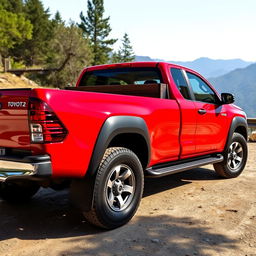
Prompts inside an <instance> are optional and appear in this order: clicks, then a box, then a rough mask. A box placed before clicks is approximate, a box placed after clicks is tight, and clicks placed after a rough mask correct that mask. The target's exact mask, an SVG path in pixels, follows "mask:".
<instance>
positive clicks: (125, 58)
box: [112, 33, 135, 63]
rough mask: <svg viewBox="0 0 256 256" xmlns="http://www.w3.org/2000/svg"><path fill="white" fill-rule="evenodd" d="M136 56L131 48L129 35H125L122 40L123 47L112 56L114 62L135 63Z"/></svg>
mask: <svg viewBox="0 0 256 256" xmlns="http://www.w3.org/2000/svg"><path fill="white" fill-rule="evenodd" d="M134 59H135V56H134V52H133V49H132V46H131V42H130V39H129V37H128V34H127V33H125V34H124V36H123V39H122V46H121V47H120V49H119V50H118V52H117V53H114V54H113V56H112V62H115V63H117V62H131V61H134Z"/></svg>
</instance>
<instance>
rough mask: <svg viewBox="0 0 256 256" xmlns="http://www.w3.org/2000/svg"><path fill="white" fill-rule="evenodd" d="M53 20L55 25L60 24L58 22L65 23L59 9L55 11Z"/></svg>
mask: <svg viewBox="0 0 256 256" xmlns="http://www.w3.org/2000/svg"><path fill="white" fill-rule="evenodd" d="M52 22H53V25H54V26H55V25H58V24H65V22H64V21H63V19H62V17H61V15H60V12H59V11H57V12H56V13H55V15H54V18H53V20H52Z"/></svg>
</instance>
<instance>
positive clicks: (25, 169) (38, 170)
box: [0, 155, 52, 181]
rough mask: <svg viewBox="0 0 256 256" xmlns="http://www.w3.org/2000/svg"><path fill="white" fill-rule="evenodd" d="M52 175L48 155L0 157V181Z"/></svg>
mask: <svg viewBox="0 0 256 256" xmlns="http://www.w3.org/2000/svg"><path fill="white" fill-rule="evenodd" d="M51 175H52V163H51V158H50V156H49V155H37V156H0V181H1V180H2V181H3V180H6V179H8V180H9V179H19V178H22V179H23V178H24V179H26V178H31V176H33V177H49V176H51Z"/></svg>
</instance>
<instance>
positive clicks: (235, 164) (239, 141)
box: [214, 133, 248, 178]
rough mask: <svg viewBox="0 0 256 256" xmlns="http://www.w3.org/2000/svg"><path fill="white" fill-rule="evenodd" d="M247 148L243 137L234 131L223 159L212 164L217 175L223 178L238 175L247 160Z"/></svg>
mask: <svg viewBox="0 0 256 256" xmlns="http://www.w3.org/2000/svg"><path fill="white" fill-rule="evenodd" d="M247 155H248V149H247V142H246V140H245V138H244V137H243V136H242V135H241V134H239V133H234V134H233V137H232V140H231V143H230V145H229V147H228V150H227V151H226V152H225V153H224V160H223V161H222V162H221V163H217V164H214V169H215V171H216V173H217V174H218V175H220V176H221V177H224V178H235V177H237V176H239V175H240V174H241V173H242V171H243V169H244V167H245V165H246V161H247Z"/></svg>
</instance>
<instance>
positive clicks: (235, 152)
mask: <svg viewBox="0 0 256 256" xmlns="http://www.w3.org/2000/svg"><path fill="white" fill-rule="evenodd" d="M242 161H243V147H242V145H241V144H240V143H239V142H233V143H232V144H231V145H230V146H229V149H228V167H229V168H230V170H231V171H235V170H236V169H237V168H239V167H240V165H241V164H242Z"/></svg>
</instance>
